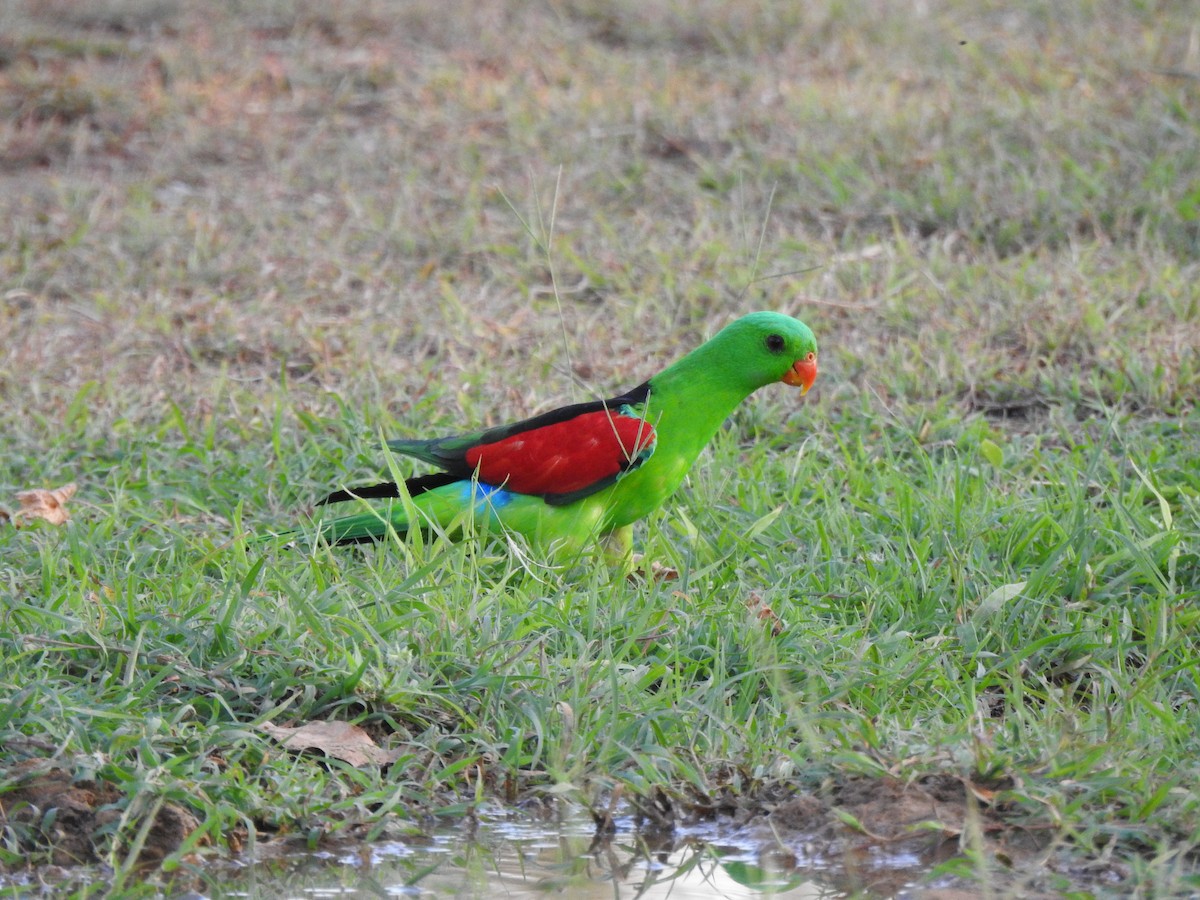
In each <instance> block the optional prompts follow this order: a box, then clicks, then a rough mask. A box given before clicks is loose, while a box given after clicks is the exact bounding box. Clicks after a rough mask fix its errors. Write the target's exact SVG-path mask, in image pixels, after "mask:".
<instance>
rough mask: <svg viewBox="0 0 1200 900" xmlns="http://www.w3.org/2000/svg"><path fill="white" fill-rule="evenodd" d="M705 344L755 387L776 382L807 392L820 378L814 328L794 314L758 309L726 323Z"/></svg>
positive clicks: (743, 379) (748, 384) (740, 377)
mask: <svg viewBox="0 0 1200 900" xmlns="http://www.w3.org/2000/svg"><path fill="white" fill-rule="evenodd" d="M705 347H706V348H707V347H712V348H713V349H714V350H716V351H718V352H719V354H720V356H721V357H724V358H726V359H728V365H730V366H731V367H733V368H734V369H735V370H736V373H737V375H736V377H737V378H738V379H739V380H742V381H743V383H744V384H745V385H746V386H747V387H748V388H749V389H750V390H755V389H757V388H760V387H763V386H764V385H768V384H771V383H772V382H775V381H782V382H783V383H784V384H790V385H793V386H795V387H798V388H800V393H802V394H807V393H808V391H809V388H811V387H812V386H813V382H814V381H816V380H817V339H816V338H815V337H814V336H813V333H812V329H810V328H809V327H808V326H807V325H805V324H804V323H803V322H801V321H800V320H799V319H793V318H792V317H791V316H785V315H783V314H782V313H775V312H756V313H751V314H750V315H748V316H743V317H742V318H740V319H738V320H737V321H736V322H732V323H730V324H729V325H727V326H725V328H723V329H722V330H721V331H720V332H719V333H718V334H717V335H716V337H714V338H713V339H712V340H711V341H709V342H708V344H706V345H705Z"/></svg>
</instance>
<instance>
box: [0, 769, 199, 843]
mask: <svg viewBox="0 0 1200 900" xmlns="http://www.w3.org/2000/svg"><path fill="white" fill-rule="evenodd" d="M4 781H6V782H8V783H9V784H10V785H11V787H9V788H8V789H6V790H5V791H4V792H3V793H0V827H3V828H6V829H9V830H10V831H11V833H14V834H16V835H18V837H19V840H20V841H21V844H22V845H23V847H24V849H25V850H26V852H27V853H28V854H30V856H29V857H28V858H27V859H28V861H29V862H35V861H36V860H35V858H34V857H35V855H37V854H42V859H41V861H42V862H48V863H51V864H53V865H56V866H77V865H88V864H92V863H97V862H99V861H100V860H101V849H100V847H101V845H102V843H103V842H104V839H105V838H104V836H103V832H104V831H105V829H106V828H107V827H108V826H111V825H112V824H114V823H115V822H116V821H117V820H118V819H119V818H120V817H121V815H122V812H121V810H120V809H119V808H118V805H117V804H118V803H119V801H120V800H121V797H122V795H121V794H120V793H119V792H118V791H117V790H116V789H115V788H114V787H113V786H112V785H108V784H104V783H101V782H97V781H93V780H91V779H87V778H82V779H76V778H75V777H74V775H73V774H72V772H71V771H69V770H68V769H66V768H64V767H63V766H62V765H60V764H58V763H56V762H55V761H53V760H49V759H27V760H23V761H21V762H19V763H16V764H15V765H13V766H12V767H10V768H9V769H8V771H7V772H5V773H4ZM199 825H200V823H199V822H198V821H197V820H196V817H195V816H193V815H192V814H191V813H190V812H188V811H187V810H185V809H183V808H182V807H179V806H176V805H175V804H172V803H165V804H163V805H162V807H161V808H160V809H159V810H158V812H157V813H156V815H155V819H154V824H153V825H152V826H151V827H150V829H149V831H148V833H147V835H146V840H145V843H144V844H143V846H142V848H141V851H140V853H139V854H138V862H139V863H143V864H147V865H153V864H156V863H159V862H161V861H162V860H163V859H165V858H166V857H167V856H168V855H170V854H171V853H174V852H175V851H176V850H178V849H179V847H180V846H182V844H183V842H184V841H185V840H187V838H188V837H189V836H190V835H191V834H192V832H193V831H195V830H196V829H197V828H198V827H199Z"/></svg>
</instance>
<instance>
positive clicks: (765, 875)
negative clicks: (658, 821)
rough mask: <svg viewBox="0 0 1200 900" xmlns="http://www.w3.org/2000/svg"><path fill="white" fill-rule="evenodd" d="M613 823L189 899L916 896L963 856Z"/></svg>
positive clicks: (923, 848)
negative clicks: (942, 865)
mask: <svg viewBox="0 0 1200 900" xmlns="http://www.w3.org/2000/svg"><path fill="white" fill-rule="evenodd" d="M616 824H617V833H616V834H614V835H612V836H611V837H610V838H609V839H607V840H596V839H595V826H594V824H593V823H592V820H591V818H590V817H589V816H587V815H586V813H583V812H578V813H572V814H571V815H570V816H568V817H567V818H565V819H562V820H559V821H556V822H543V821H534V820H530V819H516V818H495V819H491V820H483V819H481V820H480V821H479V822H478V823H477V825H476V826H475V827H473V828H472V827H468V826H467V825H462V826H460V827H456V828H447V829H444V830H441V831H435V832H432V833H430V834H429V835H428V836H424V837H419V838H411V839H406V840H404V841H387V842H379V843H375V844H370V845H358V846H355V847H351V848H346V849H342V850H337V851H318V852H311V853H293V854H290V855H288V856H286V857H282V858H276V859H272V860H270V861H265V862H260V863H257V864H253V865H250V864H244V865H242V866H240V867H238V868H235V869H232V870H231V869H228V868H223V869H222V871H220V872H219V873H218V872H216V871H214V870H211V869H210V870H205V872H204V874H202V875H201V876H200V877H199V879H198V883H196V884H194V885H193V886H192V889H193V890H195V891H197V893H200V894H203V895H206V896H209V897H213V898H217V897H254V898H259V897H279V898H284V897H287V898H304V897H311V898H322V897H358V896H362V897H380V896H394V897H481V898H483V897H507V898H525V897H529V898H532V897H544V896H546V895H548V894H557V895H559V896H565V897H572V898H634V897H636V898H645V900H655V898H666V897H670V898H673V900H689V898H699V897H728V898H750V897H755V898H757V897H763V896H768V897H786V898H798V897H850V896H853V897H896V896H912V897H916V896H920V895H921V894H922V893H923V892H924V891H926V890H928V889H929V888H930V887H932V884H931V883H930V880H929V876H930V872H931V869H932V868H934V867H935V866H936V865H937V864H938V863H939V862H941V861H944V860H945V859H947V858H948V857H949V856H952V855H953V852H954V849H955V846H954V842H952V841H951V842H944V841H939V840H935V839H922V840H916V841H906V842H904V843H903V844H900V845H896V844H889V845H880V844H878V843H864V842H856V841H853V840H851V841H839V842H837V844H836V845H833V844H830V842H829V841H828V839H825V840H824V841H817V840H815V839H812V838H806V837H805V836H804V835H803V834H799V833H793V834H790V835H773V834H771V833H770V832H769V831H768V835H767V836H766V837H768V838H769V839H767V840H764V837H765V836H764V834H763V832H762V829H761V828H759V829H757V830H755V829H748V828H740V827H738V826H735V825H731V824H729V823H726V824H725V825H724V826H722V825H720V824H719V823H703V824H700V825H693V826H688V827H679V828H676V829H674V830H673V831H672V832H671V833H670V834H669V835H663V834H656V835H648V834H645V833H638V832H637V831H635V830H634V828H633V823H632V821H631V820H620V819H618V820H617V823H616ZM942 884H946V882H945V881H943V882H942Z"/></svg>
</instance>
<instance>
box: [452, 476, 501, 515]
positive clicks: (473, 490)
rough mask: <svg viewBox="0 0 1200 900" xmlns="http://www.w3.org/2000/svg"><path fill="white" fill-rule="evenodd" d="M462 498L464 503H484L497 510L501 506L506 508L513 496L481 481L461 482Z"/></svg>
mask: <svg viewBox="0 0 1200 900" xmlns="http://www.w3.org/2000/svg"><path fill="white" fill-rule="evenodd" d="M459 484H461V485H462V498H463V502H464V503H469V502H472V501H474V502H475V503H480V502H485V503H489V504H491V505H492V506H493V507H494V508H496V509H499V508H500V507H502V506H507V505H508V504H509V503H511V502H512V498H513V494H512V492H511V491H506V490H504V489H503V488H498V487H493V486H492V485H490V484H484V483H483V482H481V481H475V480H474V479H472V480H471V481H462V482H459Z"/></svg>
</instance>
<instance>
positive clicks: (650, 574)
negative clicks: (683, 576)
mask: <svg viewBox="0 0 1200 900" xmlns="http://www.w3.org/2000/svg"><path fill="white" fill-rule="evenodd" d="M626 577H627V578H628V579H629V580H630V581H639V580H640V581H677V580H678V579H679V570H678V569H676V568H672V567H671V566H664V565H663V564H662V563H660V562H656V561H655V560H650V562H649V564H647V562H646V559H645V557H643V556H642V554H640V553H634V554H633V555H632V556H631V557H630V569H629V574H628V575H626Z"/></svg>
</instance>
